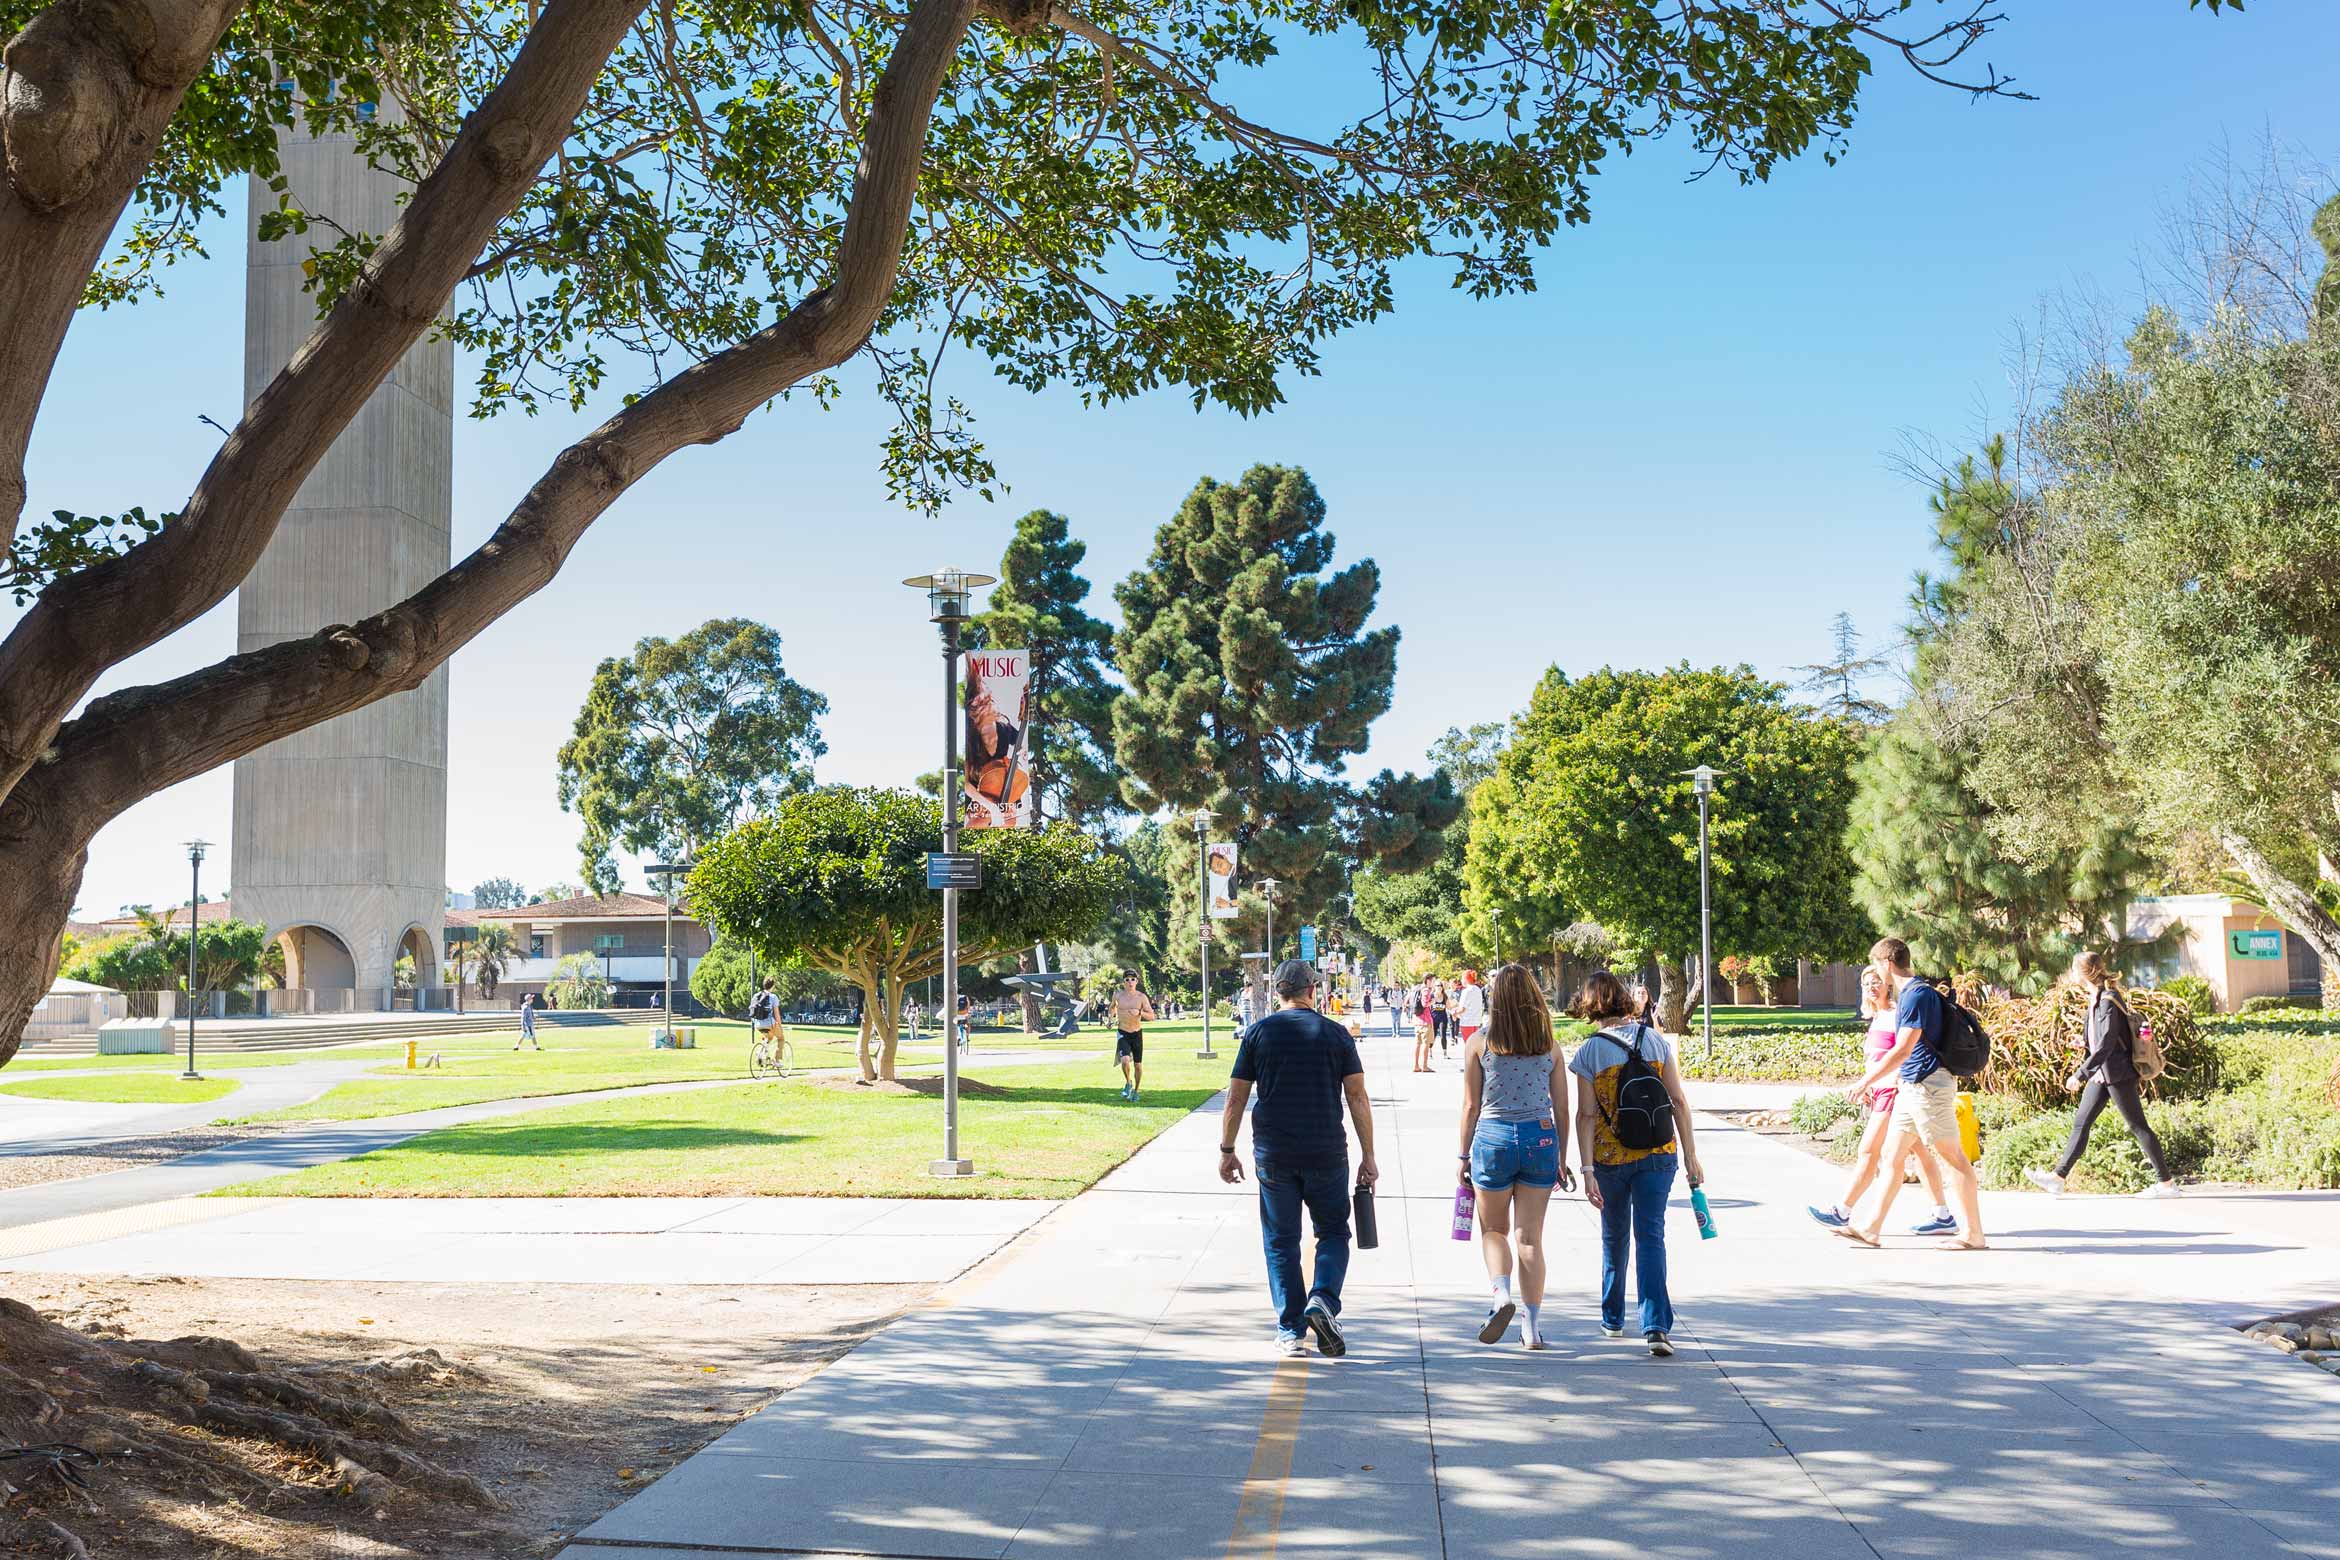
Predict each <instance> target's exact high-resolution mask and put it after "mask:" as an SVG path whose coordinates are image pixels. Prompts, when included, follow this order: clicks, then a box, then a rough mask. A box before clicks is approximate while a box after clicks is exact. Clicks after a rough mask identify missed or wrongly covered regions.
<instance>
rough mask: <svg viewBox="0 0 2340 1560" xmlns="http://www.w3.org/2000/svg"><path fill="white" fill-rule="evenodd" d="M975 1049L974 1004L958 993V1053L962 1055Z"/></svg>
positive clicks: (962, 993) (965, 995) (961, 993)
mask: <svg viewBox="0 0 2340 1560" xmlns="http://www.w3.org/2000/svg"><path fill="white" fill-rule="evenodd" d="M974 1048H975V1004H974V1003H972V1002H970V1001H968V1000H967V994H966V993H965V992H963V991H962V992H960V993H959V1051H960V1054H962V1055H964V1054H965V1053H966V1052H968V1051H971V1050H973V1049H974Z"/></svg>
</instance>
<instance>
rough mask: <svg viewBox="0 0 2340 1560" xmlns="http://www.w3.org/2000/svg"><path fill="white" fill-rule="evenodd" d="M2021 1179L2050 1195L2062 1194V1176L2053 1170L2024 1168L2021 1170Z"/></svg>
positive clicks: (2057, 1195)
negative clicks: (2024, 1169)
mask: <svg viewBox="0 0 2340 1560" xmlns="http://www.w3.org/2000/svg"><path fill="white" fill-rule="evenodd" d="M2023 1179H2025V1180H2026V1181H2029V1182H2030V1183H2031V1184H2032V1185H2034V1186H2036V1187H2038V1188H2039V1189H2040V1190H2041V1191H2043V1192H2046V1193H2047V1194H2048V1195H2049V1196H2051V1197H2061V1196H2063V1195H2064V1178H2063V1177H2062V1176H2060V1175H2058V1174H2056V1173H2055V1172H2054V1171H2053V1170H2026V1171H2024V1172H2023Z"/></svg>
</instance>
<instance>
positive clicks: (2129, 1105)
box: [2025, 952, 2178, 1197]
mask: <svg viewBox="0 0 2340 1560" xmlns="http://www.w3.org/2000/svg"><path fill="white" fill-rule="evenodd" d="M2071 978H2072V981H2073V983H2074V984H2075V985H2078V986H2079V987H2080V988H2081V989H2083V990H2084V991H2086V992H2087V993H2088V1027H2087V1030H2086V1031H2085V1034H2084V1043H2085V1044H2086V1046H2087V1049H2086V1050H2085V1051H2084V1052H2083V1053H2082V1056H2081V1060H2080V1069H2079V1071H2077V1072H2075V1073H2073V1074H2072V1076H2071V1077H2069V1078H2067V1079H2065V1080H2064V1082H2065V1084H2066V1086H2067V1087H2070V1088H2076V1089H2078V1090H2079V1091H2080V1114H2079V1116H2078V1117H2077V1118H2075V1119H2074V1121H2073V1122H2072V1140H2071V1141H2070V1142H2069V1143H2067V1144H2065V1145H2064V1157H2063V1158H2061V1159H2059V1160H2057V1161H2056V1167H2055V1169H2053V1170H2030V1171H2026V1172H2025V1174H2027V1175H2028V1176H2029V1177H2030V1178H2031V1182H2032V1184H2033V1185H2035V1186H2037V1187H2039V1188H2040V1189H2041V1190H2042V1191H2049V1192H2053V1193H2055V1194H2056V1195H2057V1196H2058V1197H2061V1196H2063V1195H2064V1177H2066V1176H2068V1175H2070V1174H2071V1173H2072V1167H2073V1166H2074V1165H2076V1164H2078V1163H2079V1162H2080V1156H2081V1155H2082V1154H2084V1153H2086V1152H2087V1151H2088V1135H2089V1134H2090V1133H2091V1132H2093V1131H2095V1130H2096V1118H2097V1117H2099V1116H2101V1115H2103V1114H2104V1107H2105V1105H2106V1104H2107V1103H2108V1102H2109V1103H2110V1104H2113V1105H2115V1106H2118V1107H2119V1109H2120V1113H2121V1120H2123V1121H2125V1122H2127V1123H2128V1126H2129V1135H2130V1136H2131V1137H2133V1138H2135V1139H2136V1140H2137V1147H2138V1148H2139V1149H2140V1150H2142V1151H2143V1152H2144V1155H2145V1163H2147V1164H2148V1165H2151V1166H2152V1167H2153V1184H2152V1185H2151V1186H2149V1187H2147V1188H2146V1189H2145V1190H2144V1191H2142V1192H2140V1193H2138V1194H2137V1195H2139V1196H2140V1197H2175V1196H2177V1195H2178V1183H2177V1177H2175V1176H2173V1175H2171V1174H2170V1173H2169V1159H2168V1156H2167V1155H2165V1154H2163V1152H2162V1151H2161V1138H2160V1136H2159V1135H2158V1134H2156V1133H2155V1132H2154V1130H2153V1123H2151V1122H2150V1121H2147V1120H2146V1119H2145V1100H2144V1097H2143V1095H2142V1094H2141V1093H2140V1092H2139V1085H2140V1084H2141V1083H2142V1082H2143V1081H2144V1080H2143V1075H2142V1074H2141V1073H2140V1071H2139V1069H2138V1067H2137V1018H2136V1015H2135V1014H2134V1013H2131V1012H2130V1011H2129V1004H2128V1001H2127V1000H2126V999H2125V998H2124V997H2122V995H2121V989H2120V986H2119V985H2118V984H2117V983H2116V982H2115V981H2114V980H2113V974H2112V971H2111V969H2109V968H2108V967H2107V966H2106V964H2105V962H2104V955H2103V954H2101V953H2094V952H2090V953H2083V954H2081V955H2080V956H2079V957H2078V958H2076V959H2074V960H2073V961H2072V976H2071Z"/></svg>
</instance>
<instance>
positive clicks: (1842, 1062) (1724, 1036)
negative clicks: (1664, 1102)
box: [1678, 1027, 1867, 1083]
mask: <svg viewBox="0 0 2340 1560" xmlns="http://www.w3.org/2000/svg"><path fill="white" fill-rule="evenodd" d="M1678 1049H1679V1052H1680V1059H1681V1067H1682V1076H1683V1077H1685V1078H1704V1079H1709V1080H1714V1079H1736V1080H1740V1081H1756V1082H1767V1083H1803V1082H1812V1083H1825V1082H1829V1081H1832V1080H1837V1079H1841V1080H1843V1081H1844V1082H1847V1083H1850V1082H1851V1081H1853V1080H1854V1079H1856V1078H1858V1077H1860V1076H1861V1074H1862V1073H1863V1072H1864V1071H1866V1070H1867V1069H1866V1065H1865V1058H1866V1054H1867V1053H1866V1051H1865V1050H1864V1049H1863V1046H1862V1039H1861V1031H1860V1030H1859V1029H1858V1028H1857V1027H1856V1028H1848V1029H1734V1030H1722V1029H1717V1030H1716V1031H1715V1032H1714V1061H1713V1063H1712V1064H1711V1065H1710V1064H1709V1063H1708V1062H1707V1060H1706V1044H1705V1042H1704V1041H1703V1040H1701V1039H1700V1038H1699V1037H1698V1036H1696V1035H1692V1036H1689V1037H1687V1038H1685V1039H1683V1040H1682V1041H1680V1042H1679V1047H1678Z"/></svg>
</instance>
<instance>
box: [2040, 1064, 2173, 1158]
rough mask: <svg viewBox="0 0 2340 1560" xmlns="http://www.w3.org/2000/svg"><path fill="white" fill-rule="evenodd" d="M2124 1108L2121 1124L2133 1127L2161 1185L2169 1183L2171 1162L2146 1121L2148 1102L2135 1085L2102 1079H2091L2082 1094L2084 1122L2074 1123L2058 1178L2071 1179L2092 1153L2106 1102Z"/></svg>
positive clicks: (2082, 1120) (2081, 1117) (2138, 1142)
mask: <svg viewBox="0 0 2340 1560" xmlns="http://www.w3.org/2000/svg"><path fill="white" fill-rule="evenodd" d="M2107 1100H2110V1101H2112V1103H2113V1104H2115V1105H2117V1106H2119V1107H2120V1111H2121V1120H2123V1121H2125V1122H2127V1123H2128V1124H2129V1135H2130V1136H2131V1137H2134V1138H2135V1139H2136V1140H2137V1146H2138V1147H2139V1148H2141V1149H2143V1150H2144V1151H2145V1162H2146V1163H2147V1164H2149V1165H2151V1166H2152V1167H2153V1178H2154V1179H2155V1180H2157V1181H2166V1180H2168V1179H2169V1162H2168V1161H2167V1160H2165V1159H2163V1158H2162V1157H2161V1139H2160V1138H2158V1137H2156V1136H2154V1133H2153V1124H2152V1123H2151V1122H2149V1121H2147V1120H2146V1119H2145V1102H2144V1100H2143V1099H2141V1098H2139V1097H2138V1094H2137V1086H2136V1085H2135V1084H2133V1083H2107V1082H2105V1081H2104V1080H2103V1079H2102V1078H2091V1079H2089V1080H2088V1083H2087V1086H2086V1087H2084V1088H2083V1089H2081V1091H2080V1119H2079V1120H2077V1121H2075V1122H2073V1123H2072V1141H2071V1142H2069V1143H2067V1144H2066V1145H2064V1157H2063V1158H2062V1159H2061V1160H2059V1161H2057V1163H2056V1174H2058V1175H2070V1174H2071V1173H2072V1167H2073V1166H2074V1165H2076V1164H2078V1163H2079V1162H2080V1156H2081V1155H2082V1154H2083V1153H2085V1152H2087V1150H2088V1134H2089V1133H2090V1132H2092V1131H2094V1130H2095V1128H2096V1118H2097V1117H2099V1116H2101V1115H2103V1114H2104V1105H2105V1101H2107Z"/></svg>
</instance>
